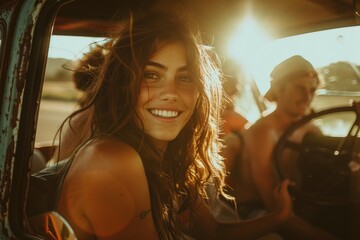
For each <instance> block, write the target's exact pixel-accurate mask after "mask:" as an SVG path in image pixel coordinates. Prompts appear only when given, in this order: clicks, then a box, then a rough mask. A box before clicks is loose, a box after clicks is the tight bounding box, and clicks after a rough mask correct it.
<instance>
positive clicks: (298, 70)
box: [264, 55, 317, 101]
mask: <svg viewBox="0 0 360 240" xmlns="http://www.w3.org/2000/svg"><path fill="white" fill-rule="evenodd" d="M299 75H308V76H309V77H315V78H317V73H316V71H315V69H314V67H313V66H312V65H311V63H310V62H309V61H307V60H306V59H304V58H303V57H301V56H299V55H295V56H292V57H290V58H288V59H286V60H284V61H282V62H281V63H279V64H278V65H276V66H275V68H274V70H273V71H272V72H271V74H270V79H271V86H270V89H269V90H268V91H267V93H266V94H265V95H264V97H265V98H266V99H267V100H269V101H274V100H275V96H274V88H273V86H274V85H276V84H278V83H280V82H282V81H284V80H287V79H290V78H291V77H292V76H294V77H295V76H299Z"/></svg>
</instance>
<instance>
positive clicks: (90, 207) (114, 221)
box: [67, 138, 154, 237]
mask: <svg viewBox="0 0 360 240" xmlns="http://www.w3.org/2000/svg"><path fill="white" fill-rule="evenodd" d="M69 180H70V182H68V183H67V187H68V190H70V191H69V193H72V194H75V195H77V197H78V199H77V200H76V201H74V203H77V204H78V206H81V207H80V208H81V212H82V214H83V215H84V216H85V217H86V219H87V221H89V222H90V224H89V225H91V226H93V229H92V230H91V231H93V232H94V233H95V235H103V236H119V237H120V236H123V235H124V234H125V235H126V234H130V235H131V234H134V231H133V230H134V228H133V223H137V224H138V225H141V226H143V228H146V229H147V231H150V232H151V233H153V232H154V230H153V222H152V220H151V218H148V219H141V218H140V217H139V216H140V215H141V213H142V212H146V213H147V212H149V211H150V209H151V204H150V195H149V189H148V182H147V178H146V174H145V170H144V167H143V164H142V161H141V158H140V156H139V154H138V153H137V152H136V151H135V150H134V149H133V148H132V147H131V146H129V145H128V144H126V143H124V142H121V141H119V140H117V139H113V138H104V139H99V140H96V141H94V142H92V143H89V144H87V145H86V146H84V147H83V148H82V149H81V150H80V151H79V152H78V154H77V156H76V157H75V159H74V162H73V165H72V166H71V169H70V171H69ZM76 186H77V187H76ZM71 189H73V190H71ZM76 189H78V190H76ZM134 226H135V225H134ZM135 235H136V234H135Z"/></svg>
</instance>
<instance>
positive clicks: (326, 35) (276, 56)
mask: <svg viewBox="0 0 360 240" xmlns="http://www.w3.org/2000/svg"><path fill="white" fill-rule="evenodd" d="M262 39H263V40H264V37H262ZM252 42H253V43H254V44H256V43H257V45H254V46H250V47H249V48H247V49H246V52H245V53H246V56H245V57H244V55H241V54H238V55H237V56H235V55H233V56H232V57H233V59H234V60H235V61H237V63H238V65H239V69H241V71H240V72H241V74H242V75H243V76H242V78H245V79H246V80H247V81H245V82H253V83H255V87H256V90H257V91H258V93H257V94H258V96H255V98H258V99H256V100H259V101H260V102H261V104H263V106H264V109H262V110H266V109H267V110H269V109H272V108H273V107H274V106H273V104H272V103H270V102H267V101H266V100H265V101H262V100H263V99H262V96H263V95H264V94H265V93H266V91H267V90H268V89H269V87H270V73H271V71H272V70H273V68H274V66H276V65H277V64H278V63H280V62H281V61H283V60H284V59H286V58H288V57H290V56H292V55H301V56H303V57H304V58H305V59H307V60H308V61H310V62H311V63H312V65H313V66H314V67H315V68H316V70H317V72H318V74H319V78H320V81H321V85H320V87H319V88H318V90H317V92H316V97H315V99H314V101H313V104H312V107H313V109H314V110H315V111H320V110H322V109H326V108H330V107H336V106H344V105H348V104H349V101H350V99H354V100H356V99H358V100H359V99H360V48H359V42H360V27H358V26H356V27H346V28H338V29H331V30H325V31H319V32H313V33H308V34H302V35H297V36H292V37H287V38H282V39H278V40H272V41H271V40H267V41H262V42H260V43H259V41H252ZM243 53H244V51H243ZM248 88H249V87H248ZM246 90H247V89H246V87H245V88H243V95H246V93H245V92H246ZM255 95H256V92H255ZM243 98H244V96H242V97H240V98H239V101H238V104H237V106H238V108H239V109H240V111H242V112H246V114H247V116H249V117H248V118H249V120H250V121H252V122H254V121H255V120H257V119H258V118H259V117H260V116H261V115H260V113H259V112H255V113H254V112H249V111H248V109H246V108H244V107H243V106H244V105H243V104H242V103H241V102H243V101H244V99H243ZM262 110H260V111H262Z"/></svg>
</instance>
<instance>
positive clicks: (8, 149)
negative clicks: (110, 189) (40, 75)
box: [0, 0, 46, 239]
mask: <svg viewBox="0 0 360 240" xmlns="http://www.w3.org/2000/svg"><path fill="white" fill-rule="evenodd" d="M45 2H46V0H43V1H41V0H27V1H24V2H23V4H22V6H21V8H20V11H19V15H18V18H17V20H16V26H15V28H14V33H13V34H14V35H13V39H12V40H11V46H10V49H11V50H10V51H11V52H10V54H9V65H8V66H7V72H6V77H5V79H4V80H5V84H4V89H3V91H4V94H3V99H0V102H1V106H0V107H1V111H0V113H1V115H0V171H1V172H0V173H1V174H0V239H7V238H10V239H11V238H12V237H11V236H12V234H11V229H10V227H9V224H8V223H7V214H8V212H7V211H8V204H9V193H10V190H11V189H10V186H11V179H12V174H13V164H14V154H15V151H16V140H17V137H18V127H19V118H20V113H21V103H22V101H23V90H24V86H25V82H26V73H27V68H28V59H29V56H30V53H31V46H32V40H33V33H34V26H35V24H36V21H37V17H38V15H39V12H40V10H41V8H42V6H43V5H44V3H45ZM11 14H12V13H9V12H4V13H2V15H1V16H7V23H8V22H9V21H10V17H11ZM4 70H5V69H4ZM4 237H5V238H4Z"/></svg>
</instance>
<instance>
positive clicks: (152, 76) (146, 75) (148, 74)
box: [144, 72, 160, 79]
mask: <svg viewBox="0 0 360 240" xmlns="http://www.w3.org/2000/svg"><path fill="white" fill-rule="evenodd" d="M144 78H145V79H159V78H160V77H159V76H158V75H157V74H156V73H154V72H144Z"/></svg>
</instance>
